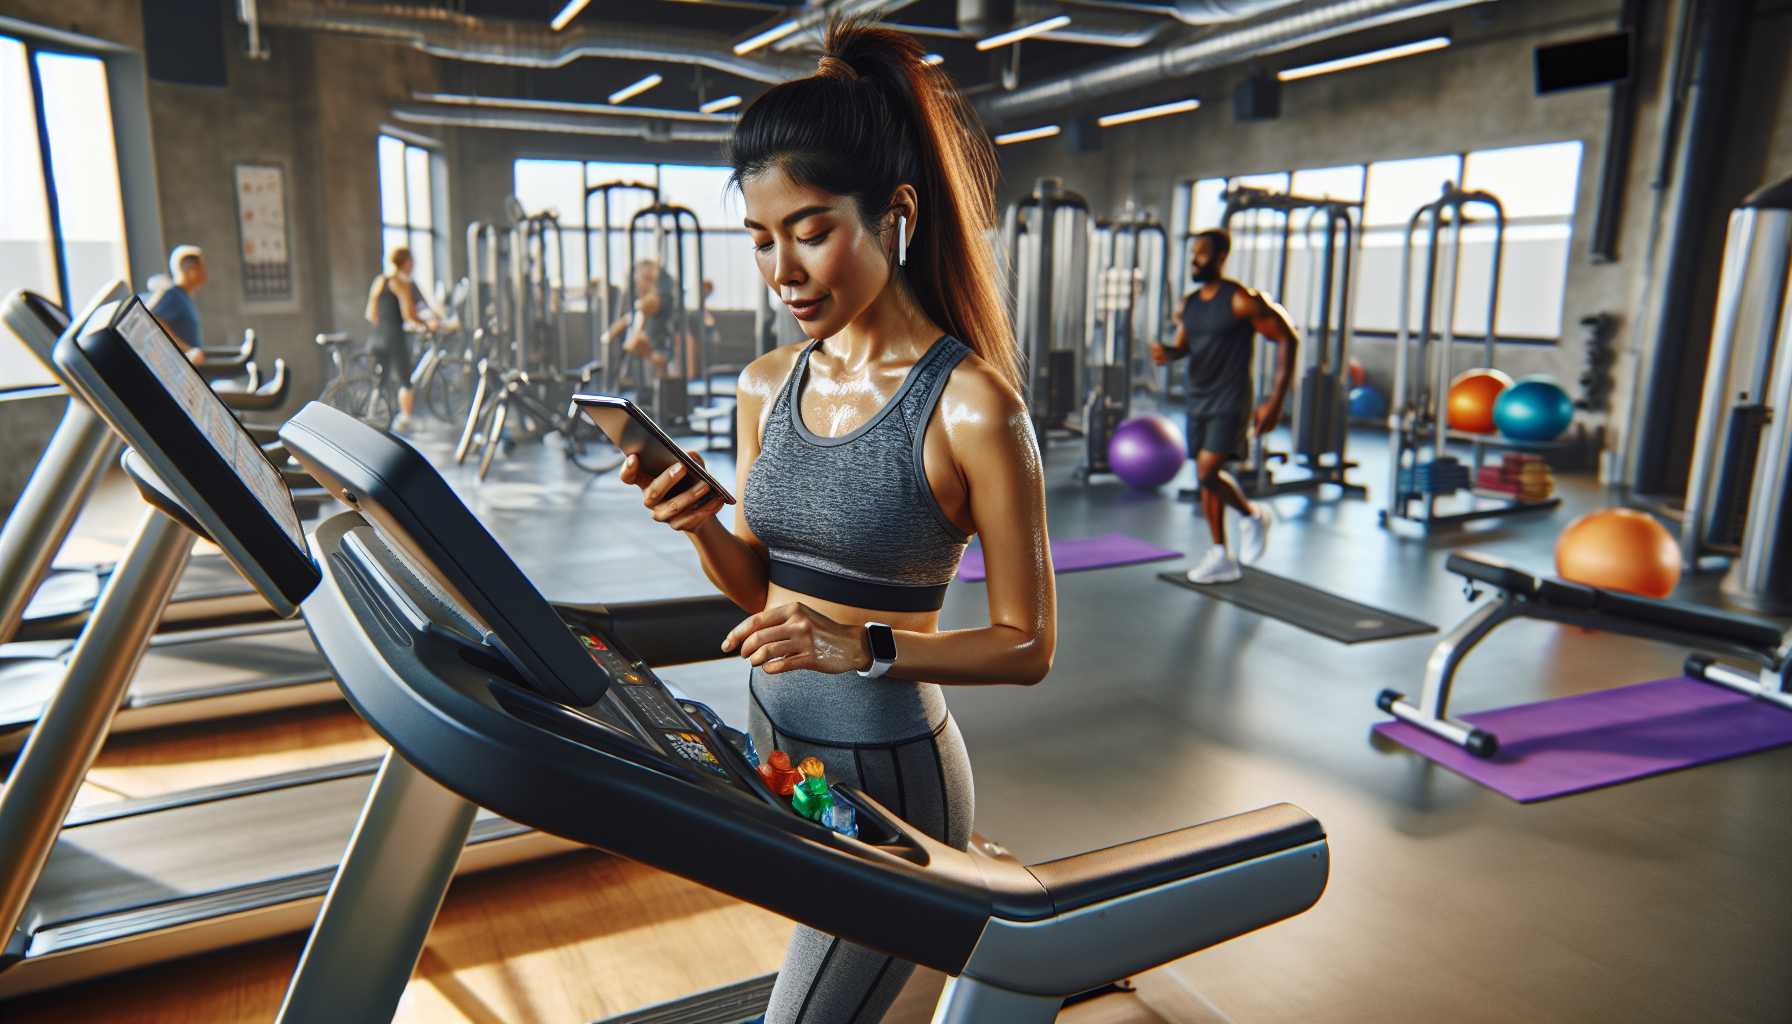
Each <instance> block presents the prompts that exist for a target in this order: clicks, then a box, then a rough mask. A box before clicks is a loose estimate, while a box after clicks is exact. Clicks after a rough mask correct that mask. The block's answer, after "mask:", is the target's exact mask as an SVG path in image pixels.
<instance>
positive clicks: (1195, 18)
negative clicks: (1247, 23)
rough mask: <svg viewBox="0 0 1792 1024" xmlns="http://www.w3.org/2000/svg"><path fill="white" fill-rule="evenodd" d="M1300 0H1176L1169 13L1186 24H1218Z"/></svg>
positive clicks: (1252, 16) (1253, 15) (1263, 12)
mask: <svg viewBox="0 0 1792 1024" xmlns="http://www.w3.org/2000/svg"><path fill="white" fill-rule="evenodd" d="M1299 2H1300V0H1175V2H1174V3H1172V4H1171V5H1170V7H1169V13H1171V14H1174V15H1175V16H1176V20H1177V21H1180V22H1182V23H1183V24H1184V25H1218V24H1222V23H1224V22H1228V21H1243V20H1244V19H1246V18H1254V17H1256V16H1257V15H1259V14H1267V13H1268V12H1270V11H1273V10H1275V9H1276V8H1278V7H1287V6H1289V5H1291V4H1295V3H1299Z"/></svg>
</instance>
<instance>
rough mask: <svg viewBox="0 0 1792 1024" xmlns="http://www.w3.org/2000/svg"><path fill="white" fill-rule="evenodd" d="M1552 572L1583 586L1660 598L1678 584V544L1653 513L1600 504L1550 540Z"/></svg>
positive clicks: (1669, 592) (1672, 590)
mask: <svg viewBox="0 0 1792 1024" xmlns="http://www.w3.org/2000/svg"><path fill="white" fill-rule="evenodd" d="M1556 575H1558V576H1560V577H1562V578H1563V579H1565V580H1572V581H1574V582H1575V583H1585V584H1586V585H1587V586H1589V587H1601V588H1603V589H1606V590H1622V591H1624V592H1625V593H1629V594H1641V595H1642V596H1644V597H1666V596H1668V595H1669V594H1671V593H1673V592H1674V586H1675V584H1677V583H1679V582H1680V547H1679V545H1677V544H1675V543H1674V537H1673V535H1672V534H1670V533H1668V531H1667V528H1666V527H1663V526H1662V525H1661V524H1660V523H1658V522H1656V521H1655V517H1654V516H1651V515H1649V514H1647V513H1645V512H1638V511H1636V510H1635V509H1628V508H1602V509H1600V510H1599V511H1597V512H1589V513H1587V514H1586V515H1584V516H1581V517H1580V518H1579V519H1576V520H1575V521H1574V522H1572V523H1569V524H1568V528H1567V529H1566V530H1563V531H1562V535H1561V536H1560V537H1557V538H1556Z"/></svg>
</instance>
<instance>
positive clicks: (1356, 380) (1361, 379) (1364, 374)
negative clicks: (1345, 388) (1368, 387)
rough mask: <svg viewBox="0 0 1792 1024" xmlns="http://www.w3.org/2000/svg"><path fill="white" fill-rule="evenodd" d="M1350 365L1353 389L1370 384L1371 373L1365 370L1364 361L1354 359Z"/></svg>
mask: <svg viewBox="0 0 1792 1024" xmlns="http://www.w3.org/2000/svg"><path fill="white" fill-rule="evenodd" d="M1348 365H1349V367H1350V386H1351V387H1353V388H1360V387H1362V386H1363V385H1364V384H1367V383H1369V371H1368V370H1366V369H1364V367H1363V361H1362V360H1361V359H1352V360H1351V361H1350V363H1349V364H1348Z"/></svg>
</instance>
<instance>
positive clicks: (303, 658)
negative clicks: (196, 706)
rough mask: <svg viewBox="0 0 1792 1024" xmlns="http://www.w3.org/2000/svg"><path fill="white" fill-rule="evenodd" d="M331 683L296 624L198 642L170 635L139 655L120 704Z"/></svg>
mask: <svg viewBox="0 0 1792 1024" xmlns="http://www.w3.org/2000/svg"><path fill="white" fill-rule="evenodd" d="M331 678H333V677H332V676H331V674H330V666H329V663H328V662H326V661H324V658H323V655H321V654H319V653H318V652H317V646H316V645H315V644H313V643H312V641H311V634H310V633H309V632H307V631H306V630H305V629H304V627H303V626H301V625H299V624H297V623H293V624H282V625H280V626H279V627H277V628H275V629H272V630H261V631H257V632H252V633H245V634H242V635H236V636H226V637H212V638H209V639H203V638H202V639H198V640H185V639H182V635H181V634H179V633H176V634H172V635H169V636H164V637H160V638H158V639H157V641H156V642H155V643H154V644H152V645H151V646H150V648H149V650H148V651H147V652H145V653H144V655H143V663H142V665H140V666H139V667H138V669H137V675H136V678H134V679H132V680H131V692H130V696H129V697H128V698H126V703H127V706H130V707H141V706H144V705H147V704H159V703H166V702H168V701H173V700H191V699H195V698H197V697H201V696H204V695H207V694H221V693H240V692H243V691H245V690H252V689H268V688H271V687H276V686H284V685H296V684H300V683H311V682H320V681H322V680H327V679H331Z"/></svg>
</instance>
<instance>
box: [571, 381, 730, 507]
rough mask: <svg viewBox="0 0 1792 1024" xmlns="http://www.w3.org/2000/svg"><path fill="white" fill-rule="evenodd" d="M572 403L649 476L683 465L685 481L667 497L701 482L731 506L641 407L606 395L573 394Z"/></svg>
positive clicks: (710, 478)
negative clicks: (638, 462)
mask: <svg viewBox="0 0 1792 1024" xmlns="http://www.w3.org/2000/svg"><path fill="white" fill-rule="evenodd" d="M572 404H574V405H576V406H578V407H579V409H580V410H582V411H583V412H584V413H585V417H586V418H587V419H589V420H590V421H591V422H593V423H595V424H597V428H598V429H599V430H602V431H603V432H604V435H605V436H607V437H608V438H609V439H610V443H611V444H614V445H615V446H616V447H617V448H618V449H619V450H620V451H621V452H622V453H623V454H624V455H635V456H639V457H640V459H641V468H642V469H643V470H645V471H646V472H647V475H648V476H649V477H656V476H659V475H660V474H661V473H664V472H665V471H666V470H668V469H670V468H672V465H673V464H674V463H679V462H682V463H684V468H685V475H684V479H682V480H680V481H678V482H677V483H676V484H673V485H672V489H671V490H670V491H667V492H666V497H668V498H670V497H672V496H673V495H675V494H680V493H682V492H683V491H684V490H685V489H686V488H688V487H691V486H694V485H695V484H696V483H697V481H699V480H701V481H703V482H704V483H706V484H708V485H709V488H710V492H711V493H712V494H719V495H721V496H722V501H724V502H726V503H727V504H729V505H732V504H734V495H732V494H729V493H728V488H726V487H723V486H722V484H721V481H719V480H717V479H716V478H715V477H713V476H710V475H709V471H708V470H706V469H704V468H703V465H702V464H701V463H699V462H698V461H697V460H696V459H693V458H691V457H690V456H689V455H687V454H686V453H685V450H684V449H683V448H680V447H679V446H678V444H677V442H675V441H673V440H672V438H671V437H670V436H668V435H667V434H666V432H665V431H664V430H661V429H660V425H659V424H658V423H655V422H653V417H651V416H649V415H647V414H646V413H644V412H642V411H641V407H640V406H638V405H636V404H635V403H633V402H631V401H629V400H628V399H626V398H611V397H610V396H609V395H574V396H572Z"/></svg>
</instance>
